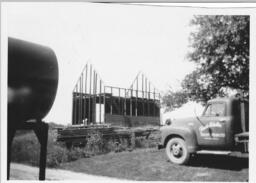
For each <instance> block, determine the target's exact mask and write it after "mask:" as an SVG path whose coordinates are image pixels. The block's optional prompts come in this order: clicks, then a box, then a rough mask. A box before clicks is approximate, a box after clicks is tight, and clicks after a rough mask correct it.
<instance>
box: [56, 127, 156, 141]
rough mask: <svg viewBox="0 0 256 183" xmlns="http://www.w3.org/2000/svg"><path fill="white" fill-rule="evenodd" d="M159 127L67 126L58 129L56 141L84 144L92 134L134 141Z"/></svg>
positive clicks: (105, 137)
mask: <svg viewBox="0 0 256 183" xmlns="http://www.w3.org/2000/svg"><path fill="white" fill-rule="evenodd" d="M158 130H159V127H136V128H128V127H120V126H110V125H88V126H82V125H78V126H77V125H76V126H74V125H73V126H69V127H66V128H58V129H57V132H58V135H57V141H62V142H66V144H68V143H73V144H79V143H80V144H81V143H86V139H88V138H89V137H90V135H92V134H94V133H98V134H100V135H102V137H103V138H104V139H110V138H112V139H116V140H118V139H121V138H127V139H129V140H131V141H132V140H134V138H136V137H146V138H148V136H149V135H150V134H151V133H152V132H155V131H158Z"/></svg>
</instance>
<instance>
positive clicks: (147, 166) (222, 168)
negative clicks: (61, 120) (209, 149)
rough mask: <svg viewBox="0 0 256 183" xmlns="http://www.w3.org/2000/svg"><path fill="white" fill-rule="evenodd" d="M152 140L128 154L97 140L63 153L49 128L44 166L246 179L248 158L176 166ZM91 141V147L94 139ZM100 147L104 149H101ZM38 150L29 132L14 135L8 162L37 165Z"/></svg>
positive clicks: (124, 174)
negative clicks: (45, 163) (10, 156)
mask: <svg viewBox="0 0 256 183" xmlns="http://www.w3.org/2000/svg"><path fill="white" fill-rule="evenodd" d="M50 127H51V126H50ZM151 138H152V139H151ZM150 139H151V140H150ZM155 139H157V134H153V135H152V136H151V137H150V138H149V139H148V140H146V139H140V138H138V139H135V140H136V141H135V150H133V151H132V152H129V151H128V150H129V148H127V146H126V145H125V143H124V144H122V146H121V147H120V148H118V151H116V147H115V145H114V143H106V142H104V141H101V139H99V142H101V143H99V146H97V145H96V146H95V145H94V146H93V147H94V148H91V147H89V148H73V149H71V150H67V149H66V147H65V146H64V145H63V144H61V143H58V142H56V131H55V130H52V128H50V130H49V137H48V152H47V167H55V168H61V169H66V170H70V171H74V172H81V173H87V174H92V175H101V176H108V177H115V178H120V179H129V180H145V181H147V180H151V181H155V180H160V181H167V180H168V181H246V180H247V179H248V159H239V158H234V157H227V156H216V155H215V156H214V155H200V156H198V157H197V158H195V159H193V161H192V162H191V163H190V165H188V166H178V165H174V164H171V163H170V162H168V161H167V157H166V155H165V152H164V150H160V151H159V150H157V149H156V140H155ZM91 140H92V143H93V144H95V142H96V141H95V139H91ZM97 142H98V141H97ZM96 144H97V143H96ZM101 144H104V146H102V147H101ZM39 147H40V145H39V142H38V140H37V138H36V136H35V134H34V133H33V132H19V133H17V134H16V136H15V138H14V141H13V144H12V161H13V162H18V163H23V164H28V165H33V166H38V160H39V149H40V148H39ZM120 151H122V152H120ZM108 152H110V153H108ZM115 152H116V153H115Z"/></svg>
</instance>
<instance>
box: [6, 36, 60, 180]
mask: <svg viewBox="0 0 256 183" xmlns="http://www.w3.org/2000/svg"><path fill="white" fill-rule="evenodd" d="M58 78H59V76H58V63H57V58H56V55H55V53H54V51H53V50H52V49H50V48H48V47H45V46H41V45H38V44H34V43H30V42H27V41H23V40H19V39H15V38H8V112H7V113H8V115H7V118H8V119H7V124H8V125H7V126H8V133H7V134H8V149H7V158H8V164H7V179H9V176H10V162H11V145H12V141H13V138H14V136H15V132H16V131H17V130H26V129H30V130H34V132H35V134H36V136H37V138H38V140H39V142H40V144H41V150H40V163H39V180H45V168H46V156H47V139H48V128H49V127H48V124H47V123H45V122H43V121H42V119H43V118H44V117H45V116H46V115H47V113H48V112H49V111H50V109H51V107H52V104H53V102H54V99H55V95H56V91H57V86H58Z"/></svg>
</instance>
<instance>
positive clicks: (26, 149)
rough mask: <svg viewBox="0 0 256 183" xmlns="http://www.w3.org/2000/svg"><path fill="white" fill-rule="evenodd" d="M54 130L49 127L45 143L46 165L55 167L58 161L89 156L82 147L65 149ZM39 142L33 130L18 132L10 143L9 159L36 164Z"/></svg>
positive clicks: (38, 154)
mask: <svg viewBox="0 0 256 183" xmlns="http://www.w3.org/2000/svg"><path fill="white" fill-rule="evenodd" d="M56 135H57V134H56V131H55V130H52V129H50V130H49V133H48V144H47V162H46V164H47V166H48V167H57V166H58V165H59V164H60V163H63V162H69V161H74V160H77V159H80V158H86V157H89V156H90V155H89V153H88V152H86V151H85V150H84V149H80V148H72V149H71V150H67V149H66V147H65V146H64V144H62V143H58V142H56ZM39 157H40V143H39V141H38V139H37V137H36V135H35V134H34V132H33V131H24V132H21V133H20V132H19V133H17V134H16V135H15V137H14V140H13V143H12V156H11V160H12V161H14V162H18V163H24V164H29V165H34V166H38V165H39Z"/></svg>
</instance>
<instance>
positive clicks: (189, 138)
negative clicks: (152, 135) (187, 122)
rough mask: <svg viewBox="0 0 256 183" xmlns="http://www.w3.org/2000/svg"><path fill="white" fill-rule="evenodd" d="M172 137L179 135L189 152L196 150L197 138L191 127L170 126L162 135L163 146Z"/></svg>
mask: <svg viewBox="0 0 256 183" xmlns="http://www.w3.org/2000/svg"><path fill="white" fill-rule="evenodd" d="M174 137H179V138H182V139H183V140H185V143H186V144H187V147H188V151H189V152H190V153H193V152H196V150H197V147H198V144H197V138H196V134H195V132H194V131H193V130H192V129H190V128H186V127H172V128H171V129H168V130H167V131H166V132H165V133H164V135H163V139H162V144H163V147H166V144H167V142H168V141H169V140H170V139H171V138H174Z"/></svg>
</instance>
